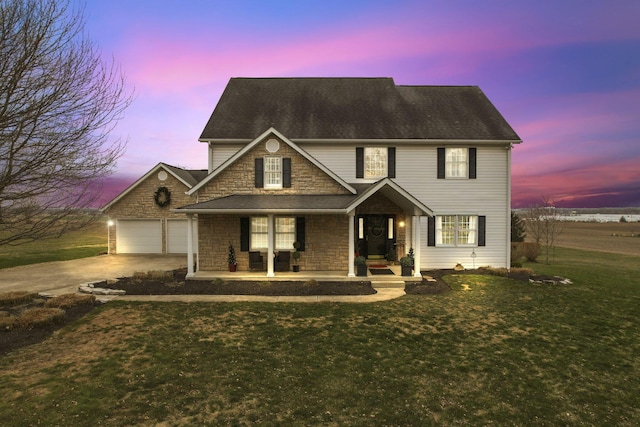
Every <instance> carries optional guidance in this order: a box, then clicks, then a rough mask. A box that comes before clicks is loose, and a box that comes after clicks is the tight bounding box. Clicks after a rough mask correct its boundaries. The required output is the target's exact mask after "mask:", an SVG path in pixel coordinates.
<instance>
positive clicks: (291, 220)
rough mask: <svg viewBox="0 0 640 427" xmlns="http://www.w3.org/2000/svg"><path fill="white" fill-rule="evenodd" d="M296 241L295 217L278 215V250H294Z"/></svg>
mask: <svg viewBox="0 0 640 427" xmlns="http://www.w3.org/2000/svg"><path fill="white" fill-rule="evenodd" d="M295 241H296V219H295V217H276V250H278V251H292V250H293V242H295Z"/></svg>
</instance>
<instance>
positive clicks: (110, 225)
mask: <svg viewBox="0 0 640 427" xmlns="http://www.w3.org/2000/svg"><path fill="white" fill-rule="evenodd" d="M113 224H114V222H113V220H112V219H110V220H108V221H107V254H111V227H113Z"/></svg>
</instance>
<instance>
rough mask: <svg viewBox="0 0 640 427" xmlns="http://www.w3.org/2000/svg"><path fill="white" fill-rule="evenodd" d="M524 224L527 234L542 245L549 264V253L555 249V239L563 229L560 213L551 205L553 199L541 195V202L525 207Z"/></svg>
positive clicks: (546, 262) (546, 261)
mask: <svg viewBox="0 0 640 427" xmlns="http://www.w3.org/2000/svg"><path fill="white" fill-rule="evenodd" d="M525 224H526V229H527V233H528V234H529V236H531V238H532V239H533V240H534V241H535V242H536V243H538V244H540V245H542V246H544V248H545V264H549V254H550V252H552V251H553V250H554V249H555V244H556V240H557V238H558V236H560V235H561V234H562V231H563V226H562V222H561V221H560V214H559V213H558V211H557V210H556V208H555V206H553V201H552V200H551V199H550V198H548V197H543V198H542V203H540V204H537V205H534V206H532V207H530V208H528V209H526V210H525Z"/></svg>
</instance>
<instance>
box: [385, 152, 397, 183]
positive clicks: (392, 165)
mask: <svg viewBox="0 0 640 427" xmlns="http://www.w3.org/2000/svg"><path fill="white" fill-rule="evenodd" d="M387 169H388V171H387V176H388V177H389V178H395V177H396V147H389V148H387Z"/></svg>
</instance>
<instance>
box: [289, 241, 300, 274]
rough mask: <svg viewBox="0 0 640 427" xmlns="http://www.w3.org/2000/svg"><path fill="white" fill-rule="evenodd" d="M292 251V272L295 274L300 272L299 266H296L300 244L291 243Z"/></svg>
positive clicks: (298, 260)
mask: <svg viewBox="0 0 640 427" xmlns="http://www.w3.org/2000/svg"><path fill="white" fill-rule="evenodd" d="M293 249H295V250H294V251H293V253H292V254H291V258H293V272H294V273H297V272H299V271H300V264H298V263H299V262H300V252H298V249H300V242H293Z"/></svg>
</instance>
